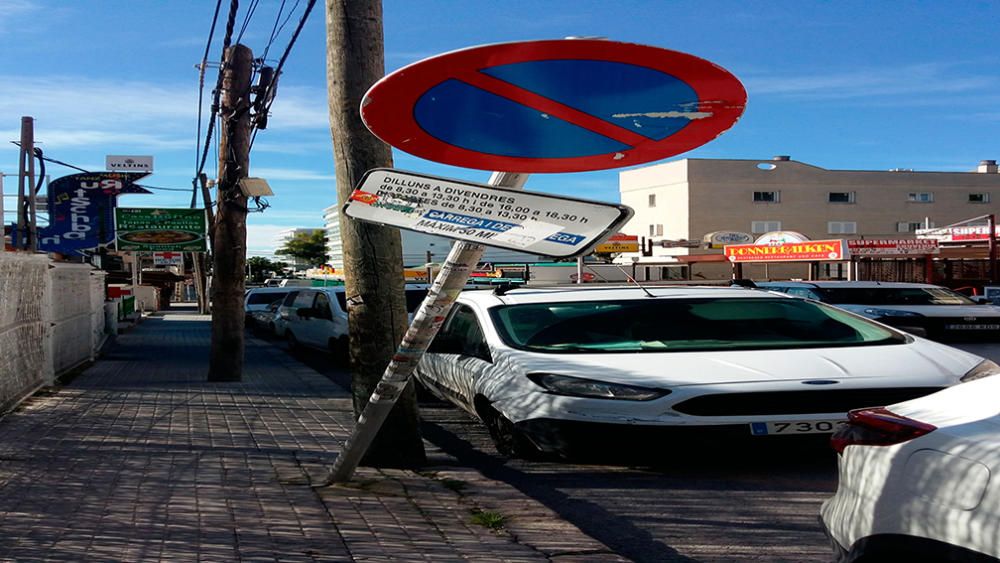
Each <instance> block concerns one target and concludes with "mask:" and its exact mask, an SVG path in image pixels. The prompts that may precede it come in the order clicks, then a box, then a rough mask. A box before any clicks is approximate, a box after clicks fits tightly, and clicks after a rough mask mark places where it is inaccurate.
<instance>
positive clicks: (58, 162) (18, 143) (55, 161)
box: [11, 141, 90, 174]
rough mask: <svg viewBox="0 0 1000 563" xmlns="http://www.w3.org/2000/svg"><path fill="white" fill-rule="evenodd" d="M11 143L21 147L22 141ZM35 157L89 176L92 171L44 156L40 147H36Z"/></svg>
mask: <svg viewBox="0 0 1000 563" xmlns="http://www.w3.org/2000/svg"><path fill="white" fill-rule="evenodd" d="M11 143H13V144H15V145H17V146H21V142H20V141H11ZM35 156H36V157H38V158H40V159H42V160H44V161H46V162H51V163H52V164H58V165H60V166H65V167H66V168H72V169H73V170H79V171H80V172H86V173H87V174H90V170H84V169H83V168H80V167H79V166H73V165H72V164H69V163H66V162H63V161H61V160H56V159H54V158H50V157H47V156H43V155H42V149H40V148H38V147H35Z"/></svg>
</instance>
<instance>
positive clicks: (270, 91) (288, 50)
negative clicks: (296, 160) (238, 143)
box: [249, 0, 316, 149]
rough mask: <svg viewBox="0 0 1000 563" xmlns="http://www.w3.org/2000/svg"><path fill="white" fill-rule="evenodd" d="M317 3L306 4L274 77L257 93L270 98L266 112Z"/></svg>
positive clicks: (252, 141)
mask: <svg viewBox="0 0 1000 563" xmlns="http://www.w3.org/2000/svg"><path fill="white" fill-rule="evenodd" d="M315 5H316V0H309V3H308V4H306V7H305V12H304V13H303V14H302V17H301V18H299V23H298V25H297V26H295V31H294V32H293V33H292V37H291V38H290V39H289V40H288V45H286V46H285V51H284V52H283V53H282V54H281V58H280V59H278V65H277V66H275V67H274V78H273V79H272V80H271V84H269V85H268V87H267V91H265V92H261V93H258V94H257V95H258V96H263V97H264V99H265V100H268V102H267V105H266V106H265V107H264V109H263V110H262V111H264V112H265V114H266V113H268V112H270V111H271V105H272V104H274V96H273V95H272V94H273V92H274V90H275V88H277V86H278V80H279V79H280V77H281V69H282V67H284V66H285V61H286V60H288V55H289V53H291V52H292V47H293V46H294V45H295V42H296V41H297V40H298V38H299V34H300V33H302V28H303V27H305V25H306V20H308V19H309V14H310V13H311V12H312V9H313V7H314V6H315ZM269 98H270V99H269ZM257 131H258V129H257V128H256V127H255V128H254V130H253V134H252V135H251V137H250V146H249V148H251V149H252V148H253V143H254V140H256V139H257Z"/></svg>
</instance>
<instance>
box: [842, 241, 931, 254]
mask: <svg viewBox="0 0 1000 563" xmlns="http://www.w3.org/2000/svg"><path fill="white" fill-rule="evenodd" d="M847 247H848V249H849V250H850V252H851V256H853V257H855V258H857V257H860V256H913V255H919V256H926V255H928V254H940V252H941V247H940V246H939V245H938V241H937V240H936V239H871V240H867V239H856V240H849V241H847Z"/></svg>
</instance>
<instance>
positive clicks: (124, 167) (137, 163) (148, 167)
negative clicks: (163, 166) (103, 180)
mask: <svg viewBox="0 0 1000 563" xmlns="http://www.w3.org/2000/svg"><path fill="white" fill-rule="evenodd" d="M104 166H105V167H107V169H108V170H110V171H112V172H121V171H125V172H129V171H135V172H152V171H153V157H151V156H129V155H118V154H109V155H107V156H105V157H104Z"/></svg>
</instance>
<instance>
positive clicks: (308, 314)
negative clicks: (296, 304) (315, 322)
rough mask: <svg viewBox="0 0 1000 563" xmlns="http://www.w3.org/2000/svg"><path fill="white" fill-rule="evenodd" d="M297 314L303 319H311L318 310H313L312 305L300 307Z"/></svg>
mask: <svg viewBox="0 0 1000 563" xmlns="http://www.w3.org/2000/svg"><path fill="white" fill-rule="evenodd" d="M295 314H296V315H298V316H299V317H300V318H303V319H309V318H312V317H315V316H316V312H315V311H313V310H312V307H300V308H299V309H297V310H296V311H295Z"/></svg>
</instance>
